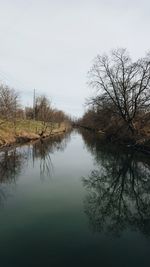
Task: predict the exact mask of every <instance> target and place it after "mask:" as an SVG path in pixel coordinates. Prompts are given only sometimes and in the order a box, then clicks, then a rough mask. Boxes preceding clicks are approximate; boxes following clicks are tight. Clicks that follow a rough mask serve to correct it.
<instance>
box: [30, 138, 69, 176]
mask: <svg viewBox="0 0 150 267" xmlns="http://www.w3.org/2000/svg"><path fill="white" fill-rule="evenodd" d="M69 137H70V134H69V133H68V134H61V135H58V136H54V137H52V138H46V139H41V140H40V141H38V142H36V143H35V144H34V145H33V148H32V160H33V165H34V161H35V159H39V160H40V177H41V179H44V178H46V177H49V178H50V177H51V175H52V173H53V171H54V169H53V164H52V160H51V154H52V153H53V152H54V151H59V150H60V151H63V150H64V149H65V148H66V145H67V142H68V139H69Z"/></svg>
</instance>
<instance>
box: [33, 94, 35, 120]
mask: <svg viewBox="0 0 150 267" xmlns="http://www.w3.org/2000/svg"><path fill="white" fill-rule="evenodd" d="M33 119H34V120H35V89H34V91H33Z"/></svg>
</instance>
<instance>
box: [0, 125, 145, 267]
mask: <svg viewBox="0 0 150 267" xmlns="http://www.w3.org/2000/svg"><path fill="white" fill-rule="evenodd" d="M149 262H150V159H149V157H148V156H144V155H142V154H139V153H137V152H135V151H132V150H127V149H123V148H120V147H116V146H113V145H110V144H106V143H104V142H103V141H102V140H100V139H98V138H96V136H94V135H93V134H91V133H90V132H88V131H77V130H74V131H72V132H71V133H68V134H66V135H64V136H57V137H54V138H52V139H47V140H43V141H42V142H41V141H38V142H36V143H34V144H28V145H25V146H21V147H15V148H11V149H9V150H5V151H3V152H2V151H1V152H0V266H2V267H24V266H26V267H27V266H29V267H30V266H43V267H47V266H102V267H107V266H111V267H112V266H122V267H130V266H132V267H134V266H136V267H138V266H139V267H148V266H149Z"/></svg>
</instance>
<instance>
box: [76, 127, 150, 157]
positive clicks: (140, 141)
mask: <svg viewBox="0 0 150 267" xmlns="http://www.w3.org/2000/svg"><path fill="white" fill-rule="evenodd" d="M77 127H79V128H81V129H84V130H87V131H90V132H92V133H94V134H95V135H96V137H98V138H100V139H102V140H103V141H105V142H108V143H113V144H117V145H121V146H124V147H128V148H130V149H134V150H137V151H139V152H142V153H144V154H149V155H150V133H149V129H147V131H146V130H145V131H142V133H140V132H139V133H135V134H134V135H131V134H128V133H127V131H126V129H124V128H123V129H120V131H118V130H116V128H114V131H112V130H111V132H110V131H108V130H106V129H103V130H98V129H96V128H94V127H87V126H81V125H77Z"/></svg>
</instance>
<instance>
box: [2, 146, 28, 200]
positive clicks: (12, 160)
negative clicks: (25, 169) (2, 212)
mask: <svg viewBox="0 0 150 267" xmlns="http://www.w3.org/2000/svg"><path fill="white" fill-rule="evenodd" d="M23 162H24V160H23V153H22V154H21V153H20V152H19V151H18V150H17V148H13V149H11V150H5V151H3V152H1V153H0V202H1V201H2V200H3V199H6V198H7V196H8V195H9V193H8V190H6V184H14V183H16V179H17V177H18V175H19V174H20V172H21V169H22V164H23Z"/></svg>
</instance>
